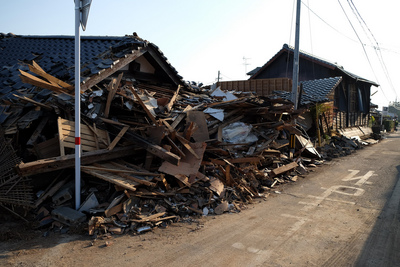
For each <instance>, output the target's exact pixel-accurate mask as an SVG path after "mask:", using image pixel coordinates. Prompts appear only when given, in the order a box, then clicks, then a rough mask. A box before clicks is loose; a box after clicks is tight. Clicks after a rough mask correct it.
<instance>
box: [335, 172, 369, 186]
mask: <svg viewBox="0 0 400 267" xmlns="http://www.w3.org/2000/svg"><path fill="white" fill-rule="evenodd" d="M349 172H350V174H349V175H347V176H346V177H345V178H343V179H342V181H345V182H348V181H353V180H359V181H358V182H357V183H355V184H354V185H356V186H362V185H363V184H372V182H367V180H368V179H369V178H371V176H377V174H374V171H369V172H367V173H366V174H365V175H363V176H357V177H354V176H355V175H356V174H358V173H359V172H360V171H359V170H349Z"/></svg>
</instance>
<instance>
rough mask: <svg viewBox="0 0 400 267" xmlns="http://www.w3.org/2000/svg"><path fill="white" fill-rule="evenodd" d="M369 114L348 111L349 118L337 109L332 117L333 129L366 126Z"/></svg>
mask: <svg viewBox="0 0 400 267" xmlns="http://www.w3.org/2000/svg"><path fill="white" fill-rule="evenodd" d="M368 120H369V114H364V113H362V112H350V113H349V119H348V121H347V116H346V112H345V111H337V112H336V114H335V115H334V118H333V129H336V130H337V129H343V128H348V127H355V126H368Z"/></svg>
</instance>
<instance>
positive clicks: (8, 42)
mask: <svg viewBox="0 0 400 267" xmlns="http://www.w3.org/2000/svg"><path fill="white" fill-rule="evenodd" d="M146 46H149V47H152V48H153V49H154V50H155V51H156V52H157V53H158V55H159V56H160V57H162V59H163V60H164V61H165V62H166V63H167V65H168V66H169V68H170V69H171V70H172V72H173V73H175V74H176V76H177V77H179V78H181V77H180V76H179V75H178V74H177V72H176V70H175V69H174V68H173V67H172V66H171V65H170V64H169V62H168V61H167V58H166V57H165V56H164V55H163V53H162V52H161V51H160V50H159V49H158V47H157V46H155V45H154V44H152V43H149V42H147V41H145V40H142V39H141V38H139V37H137V36H123V37H112V36H87V37H86V36H82V37H81V66H82V68H81V72H82V76H86V77H90V76H91V75H94V74H96V73H98V72H99V71H101V70H102V69H106V68H109V67H110V66H111V65H112V64H113V63H114V62H116V61H117V60H118V59H119V58H122V57H124V56H125V55H126V54H129V53H130V52H131V51H132V50H135V49H137V48H138V47H146ZM74 57H75V37H74V36H18V35H13V34H0V93H2V94H3V95H4V94H5V92H7V91H13V90H17V89H21V88H31V87H32V85H29V84H24V83H22V82H21V79H20V78H19V74H20V73H19V71H18V69H21V70H24V71H28V70H29V69H28V66H27V65H26V64H25V63H31V61H32V60H35V62H36V63H38V64H39V65H40V67H42V68H43V69H44V71H46V72H47V73H49V74H51V75H53V76H56V77H57V78H59V79H62V80H64V81H72V80H73V79H74V65H75V61H74V60H75V59H74ZM0 98H1V94H0Z"/></svg>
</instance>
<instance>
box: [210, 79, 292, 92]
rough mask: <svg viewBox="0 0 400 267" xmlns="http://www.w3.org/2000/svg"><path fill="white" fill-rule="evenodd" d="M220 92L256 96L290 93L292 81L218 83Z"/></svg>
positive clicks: (271, 80)
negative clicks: (234, 92) (274, 92)
mask: <svg viewBox="0 0 400 267" xmlns="http://www.w3.org/2000/svg"><path fill="white" fill-rule="evenodd" d="M217 86H219V87H220V88H221V90H228V91H232V90H234V91H242V92H255V93H256V94H257V95H261V96H267V95H271V94H272V92H273V91H276V90H279V91H286V92H291V91H292V80H291V79H289V78H275V79H254V80H243V81H228V82H218V83H217Z"/></svg>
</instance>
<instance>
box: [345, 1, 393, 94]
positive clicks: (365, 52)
mask: <svg viewBox="0 0 400 267" xmlns="http://www.w3.org/2000/svg"><path fill="white" fill-rule="evenodd" d="M338 3H339V5H340V7H341V9H342V11H343V13H344V15H345V16H346V18H347V20H348V22H349V24H350V26H351V28H352V29H353V31H354V33H355V35H356V36H357V38H358V40H359V43H360V44H361V47H362V49H363V51H364V54H365V57H366V58H367V61H368V64H369V66H370V68H371V70H372V73H373V74H374V76H375V79H376V81H377V82H378V84H379V81H378V77H377V75H376V73H375V71H374V68H373V67H372V63H371V61H370V59H369V57H368V53H367V51H366V50H365V47H364V44H363V42H362V41H361V38H360V36H359V35H358V33H357V31H356V29H355V28H354V26H353V23H351V20H350V18H349V17H348V15H347V13H346V11H345V10H344V8H343V6H342V3H340V0H338ZM379 88H380V89H381V91H382V94H383V96H384V97H385V98H386V100H387V101H389V99H388V98H387V96H386V95H385V92H384V91H383V89H382V88H381V87H379Z"/></svg>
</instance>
